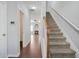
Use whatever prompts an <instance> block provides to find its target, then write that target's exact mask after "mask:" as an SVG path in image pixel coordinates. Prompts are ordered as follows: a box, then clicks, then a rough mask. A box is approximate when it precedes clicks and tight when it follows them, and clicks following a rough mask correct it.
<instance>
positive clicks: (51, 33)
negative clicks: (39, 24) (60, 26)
mask: <svg viewBox="0 0 79 59" xmlns="http://www.w3.org/2000/svg"><path fill="white" fill-rule="evenodd" d="M48 34H63V33H62V32H48Z"/></svg>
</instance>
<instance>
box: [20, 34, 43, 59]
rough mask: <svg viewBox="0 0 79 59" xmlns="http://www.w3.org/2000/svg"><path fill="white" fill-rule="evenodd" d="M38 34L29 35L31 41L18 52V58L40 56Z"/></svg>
mask: <svg viewBox="0 0 79 59" xmlns="http://www.w3.org/2000/svg"><path fill="white" fill-rule="evenodd" d="M38 38H39V37H38V35H32V36H31V42H30V43H29V45H28V46H27V47H25V48H23V50H22V51H21V53H20V56H19V57H20V58H41V57H42V56H41V48H40V43H39V39H38Z"/></svg>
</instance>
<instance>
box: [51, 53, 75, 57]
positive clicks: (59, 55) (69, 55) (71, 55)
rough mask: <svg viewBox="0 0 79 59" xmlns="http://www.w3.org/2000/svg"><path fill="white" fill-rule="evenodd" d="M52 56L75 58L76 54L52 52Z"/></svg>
mask: <svg viewBox="0 0 79 59" xmlns="http://www.w3.org/2000/svg"><path fill="white" fill-rule="evenodd" d="M50 56H51V57H50V58H75V54H50Z"/></svg>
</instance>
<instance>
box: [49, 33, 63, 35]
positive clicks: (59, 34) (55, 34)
mask: <svg viewBox="0 0 79 59" xmlns="http://www.w3.org/2000/svg"><path fill="white" fill-rule="evenodd" d="M48 35H50V36H62V35H63V33H48Z"/></svg>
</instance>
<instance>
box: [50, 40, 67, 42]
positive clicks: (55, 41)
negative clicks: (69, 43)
mask: <svg viewBox="0 0 79 59" xmlns="http://www.w3.org/2000/svg"><path fill="white" fill-rule="evenodd" d="M65 40H66V39H51V40H49V41H52V42H64V41H65Z"/></svg>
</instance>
